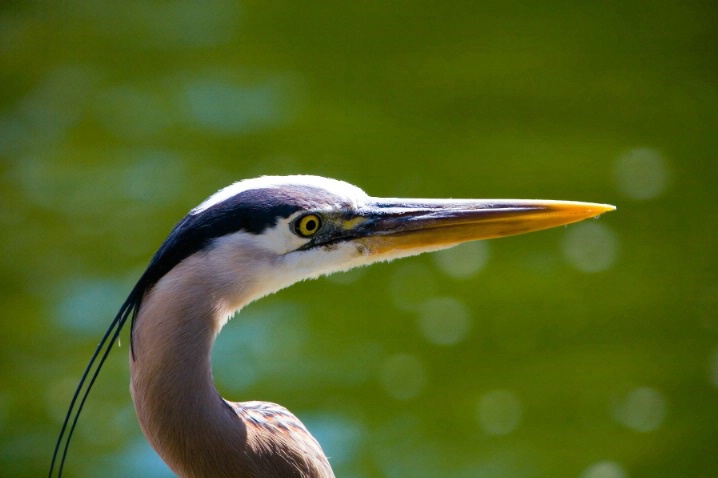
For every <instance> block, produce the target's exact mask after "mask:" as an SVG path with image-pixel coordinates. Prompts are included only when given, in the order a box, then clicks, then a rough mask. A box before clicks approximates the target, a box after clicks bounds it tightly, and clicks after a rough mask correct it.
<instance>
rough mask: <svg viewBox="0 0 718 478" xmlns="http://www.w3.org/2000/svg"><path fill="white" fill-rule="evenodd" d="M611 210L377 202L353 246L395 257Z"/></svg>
mask: <svg viewBox="0 0 718 478" xmlns="http://www.w3.org/2000/svg"><path fill="white" fill-rule="evenodd" d="M615 209H616V208H615V207H614V206H611V205H608V204H597V203H587V202H573V201H544V200H519V199H498V200H494V199H484V200H466V199H464V200H461V199H460V200H452V199H447V200H444V199H437V200H427V199H379V198H377V199H375V200H374V201H373V202H372V203H371V204H368V205H367V206H366V209H365V210H364V211H363V212H364V214H362V216H363V217H362V219H363V220H362V221H361V224H360V225H358V228H357V229H358V231H357V232H359V234H358V235H357V236H358V237H357V236H355V238H354V239H353V242H355V243H358V244H360V245H361V246H363V247H364V248H365V249H366V250H367V252H369V253H370V254H372V255H374V254H376V255H380V256H391V257H397V256H404V255H411V254H417V253H420V252H426V251H431V250H437V249H443V248H446V247H451V246H453V245H456V244H460V243H462V242H467V241H474V240H479V239H491V238H496V237H504V236H511V235H515V234H524V233H527V232H533V231H539V230H541V229H548V228H551V227H556V226H562V225H565V224H570V223H572V222H577V221H581V220H583V219H587V218H590V217H595V216H599V215H601V214H603V213H605V212H609V211H613V210H615Z"/></svg>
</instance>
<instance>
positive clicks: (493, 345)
mask: <svg viewBox="0 0 718 478" xmlns="http://www.w3.org/2000/svg"><path fill="white" fill-rule="evenodd" d="M717 25H718V8H716V4H715V3H714V2H648V1H622V2H562V1H545V2H522V1H489V2H461V1H447V2H416V1H415V2H401V1H391V2H287V1H285V2H267V3H264V2H257V1H248V2H241V3H238V2H232V1H229V0H210V1H206V2H191V1H189V0H180V1H163V2H145V1H139V0H132V1H126V2H111V1H79V0H66V1H62V2H19V1H15V2H13V1H9V2H3V3H2V4H1V5H0V81H1V87H0V168H1V169H0V195H1V197H0V201H1V203H2V207H1V209H0V230H1V231H2V232H1V234H2V236H1V237H2V248H3V252H2V255H1V257H0V281H1V283H2V287H0V302H1V304H2V307H1V308H0V310H1V311H2V312H1V313H2V320H1V321H0V324H1V325H0V327H2V329H0V332H1V334H0V379H1V382H0V384H1V388H0V475H2V476H8V477H10V476H12V477H24V476H27V477H30V476H43V475H44V474H45V473H46V472H47V468H48V465H49V461H50V458H51V454H52V449H53V447H54V443H55V438H56V436H57V433H58V431H59V428H60V424H61V423H62V418H63V416H64V412H65V409H66V407H67V405H68V403H69V400H70V397H71V395H72V392H73V390H74V387H75V385H76V384H77V381H78V379H79V376H80V374H81V371H82V369H83V368H84V365H85V363H86V361H87V360H88V359H89V356H90V354H91V352H92V350H93V349H94V346H95V345H96V343H97V341H98V339H99V337H100V336H101V335H102V333H103V332H104V330H105V328H106V327H107V325H108V324H109V322H110V320H111V319H112V317H114V314H115V313H116V311H117V309H118V308H119V306H120V304H121V303H122V301H123V300H124V297H125V296H126V294H127V293H128V292H129V290H130V288H131V287H132V285H133V283H134V281H135V280H136V279H137V278H138V277H139V275H140V274H141V272H142V270H143V268H144V267H145V265H146V264H147V262H148V261H149V258H150V257H151V255H152V254H153V252H154V251H155V250H156V248H157V247H158V246H159V245H160V244H161V242H162V240H163V239H164V237H165V236H166V235H167V233H168V232H169V231H170V230H171V228H172V226H173V225H174V224H175V223H176V222H177V221H178V220H179V219H180V218H181V217H182V216H183V215H184V214H185V213H186V212H187V211H188V210H189V209H190V208H192V207H194V206H195V205H197V204H199V202H201V201H202V200H203V199H204V198H206V197H207V196H209V195H210V194H211V193H212V192H214V191H215V190H217V189H218V188H220V187H222V186H225V185H227V184H229V183H231V182H234V181H236V180H239V179H242V178H246V177H252V176H257V175H262V174H291V173H311V174H319V175H324V176H330V177H336V178H340V179H344V180H346V181H349V182H352V183H354V184H357V185H358V186H360V187H362V188H363V189H365V190H366V191H367V192H368V193H369V194H373V195H377V196H411V197H480V198H481V197H487V198H488V197H519V198H546V199H573V200H585V201H597V202H607V203H612V204H616V205H617V206H618V210H617V212H614V213H611V214H608V215H605V216H603V217H601V218H600V219H599V220H595V221H594V220H591V221H588V222H584V223H581V224H578V225H573V226H569V227H566V228H558V229H555V230H551V231H546V232H541V233H536V234H531V235H528V236H520V237H515V238H507V239H500V240H496V241H489V242H486V243H478V245H469V246H465V247H462V248H460V249H456V250H454V251H453V252H447V253H442V254H435V255H427V256H421V257H416V258H411V259H405V260H403V261H398V262H394V263H391V264H381V265H375V266H372V267H370V268H366V269H362V270H360V271H357V272H354V273H348V274H342V275H337V276H335V277H331V278H324V279H320V280H318V281H311V282H304V283H302V284H299V285H296V286H294V287H292V288H290V289H288V290H285V291H282V292H281V293H279V294H276V295H274V296H272V297H270V298H267V299H265V300H262V301H261V302H259V303H256V304H252V305H251V306H249V307H248V308H247V309H246V310H245V311H243V312H242V313H240V314H239V315H238V316H237V317H235V318H234V319H233V320H232V321H231V322H230V323H229V324H228V326H227V327H226V329H225V330H224V332H223V334H222V335H221V337H220V339H219V343H218V345H217V348H216V350H215V353H214V371H215V377H216V382H217V386H218V388H219V390H220V392H221V393H222V394H223V396H225V397H226V398H228V399H233V400H238V401H239V400H266V401H273V402H277V403H281V404H282V405H284V406H286V407H288V408H289V409H290V410H292V411H294V412H295V413H296V414H297V415H298V416H299V417H300V418H301V419H302V420H303V421H304V422H305V424H306V425H307V426H308V428H309V429H310V430H311V431H312V432H313V433H314V434H315V436H316V437H317V438H318V440H319V441H320V442H321V443H322V444H323V446H324V449H325V451H326V452H327V454H328V455H329V456H330V457H331V461H332V463H333V466H334V468H335V472H336V474H337V475H338V476H341V477H350V478H351V477H362V476H366V477H390V478H394V477H438V476H451V477H558V476H566V477H580V478H625V477H644V476H645V477H713V476H716V474H717V473H718V452H717V451H716V450H717V449H718V437H717V434H718V317H717V306H718V274H717V273H716V268H717V266H718V259H717V254H718V253H717V252H716V248H715V239H714V237H715V232H716V229H717V227H718V211H717V206H718V188H717V185H718V174H717V172H718V163H716V151H718V76H717V74H718V49H717V48H716V45H718V28H717ZM127 352H128V340H127V337H126V335H125V336H124V337H123V339H122V341H121V344H120V345H119V346H118V347H115V349H114V350H113V352H112V354H111V355H110V359H109V360H108V363H107V364H106V366H105V369H104V371H103V374H102V376H101V378H100V380H98V382H97V384H96V386H95V389H94V390H93V393H92V395H91V397H90V399H89V401H88V403H87V406H86V409H85V411H84V413H83V416H82V417H81V420H80V423H79V426H78V430H77V432H76V434H75V438H74V441H73V444H72V447H71V449H70V454H69V458H68V464H67V467H66V476H68V477H96V476H103V477H125V476H143V477H164V476H171V473H169V471H168V470H167V469H166V467H165V466H164V465H163V464H162V462H161V461H160V460H159V459H158V458H157V457H156V455H155V454H154V453H153V451H152V450H151V448H150V447H149V445H147V443H146V442H145V440H144V438H143V437H142V435H141V432H140V430H139V428H138V425H137V422H136V419H135V415H134V410H133V408H132V404H131V400H130V396H129V392H128V370H127V369H128V366H127Z"/></svg>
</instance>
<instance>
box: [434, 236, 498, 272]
mask: <svg viewBox="0 0 718 478" xmlns="http://www.w3.org/2000/svg"><path fill="white" fill-rule="evenodd" d="M488 244H489V243H488V242H487V241H473V242H467V243H465V244H460V245H458V246H456V247H452V248H451V249H445V250H443V251H438V252H436V253H435V254H432V257H433V258H434V261H435V262H436V265H437V267H438V268H439V269H440V270H441V271H442V272H443V273H444V274H446V275H448V276H450V277H453V278H455V279H466V278H469V277H471V276H473V275H475V274H477V273H478V272H479V271H480V270H481V269H483V268H484V266H485V265H486V263H487V262H488V260H489V245H488Z"/></svg>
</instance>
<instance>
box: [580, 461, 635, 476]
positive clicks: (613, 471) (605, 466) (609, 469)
mask: <svg viewBox="0 0 718 478" xmlns="http://www.w3.org/2000/svg"><path fill="white" fill-rule="evenodd" d="M627 477H628V474H627V473H626V472H625V471H624V469H623V467H622V466H621V465H619V464H618V463H616V462H615V461H599V462H598V463H594V464H593V465H591V466H589V467H588V468H586V469H585V470H584V471H583V473H581V478H627Z"/></svg>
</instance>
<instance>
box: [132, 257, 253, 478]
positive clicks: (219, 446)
mask: <svg viewBox="0 0 718 478" xmlns="http://www.w3.org/2000/svg"><path fill="white" fill-rule="evenodd" d="M192 266H193V264H192V263H191V261H188V263H187V264H181V265H180V266H178V267H176V268H175V269H174V270H173V271H172V272H171V273H170V274H168V275H167V276H165V278H164V279H163V280H162V281H160V282H159V283H158V284H157V285H156V286H155V287H154V288H153V289H152V291H151V292H150V293H149V294H148V295H147V296H146V297H145V299H144V301H143V304H142V307H141V309H140V311H139V314H138V317H137V319H136V323H135V329H134V332H133V356H131V357H130V368H131V374H132V384H131V389H132V396H133V400H134V403H135V408H136V410H137V417H138V419H139V422H140V426H141V427H142V430H143V432H144V434H145V436H146V437H147V439H148V440H149V441H150V443H151V444H152V446H153V447H154V448H155V450H156V451H157V452H158V453H159V454H160V456H161V457H162V458H163V460H164V461H165V462H166V463H167V464H168V465H169V466H170V468H172V470H173V471H174V472H175V473H177V474H178V475H179V476H182V477H200V476H218V477H223V476H234V477H237V476H252V473H251V472H250V471H249V470H248V468H251V465H250V464H249V463H247V462H246V459H244V460H243V459H242V454H241V453H238V450H241V449H242V448H243V447H245V446H246V442H247V430H246V426H245V424H244V423H243V422H242V420H238V419H237V416H236V413H235V412H234V410H233V409H232V408H231V407H230V406H229V405H227V404H226V403H225V402H224V401H223V400H222V398H221V397H220V395H219V393H218V392H217V390H216V389H215V387H214V385H213V382H212V370H211V359H210V353H211V350H212V346H213V344H214V339H215V337H216V335H217V333H218V332H219V329H220V327H221V325H222V324H223V322H224V320H223V319H224V317H226V315H227V313H228V312H229V310H228V309H227V308H225V307H224V306H223V304H222V303H221V301H220V300H218V299H217V298H216V297H214V294H213V293H212V290H211V280H209V279H208V278H204V277H198V275H197V269H196V267H195V268H193V267H192Z"/></svg>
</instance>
